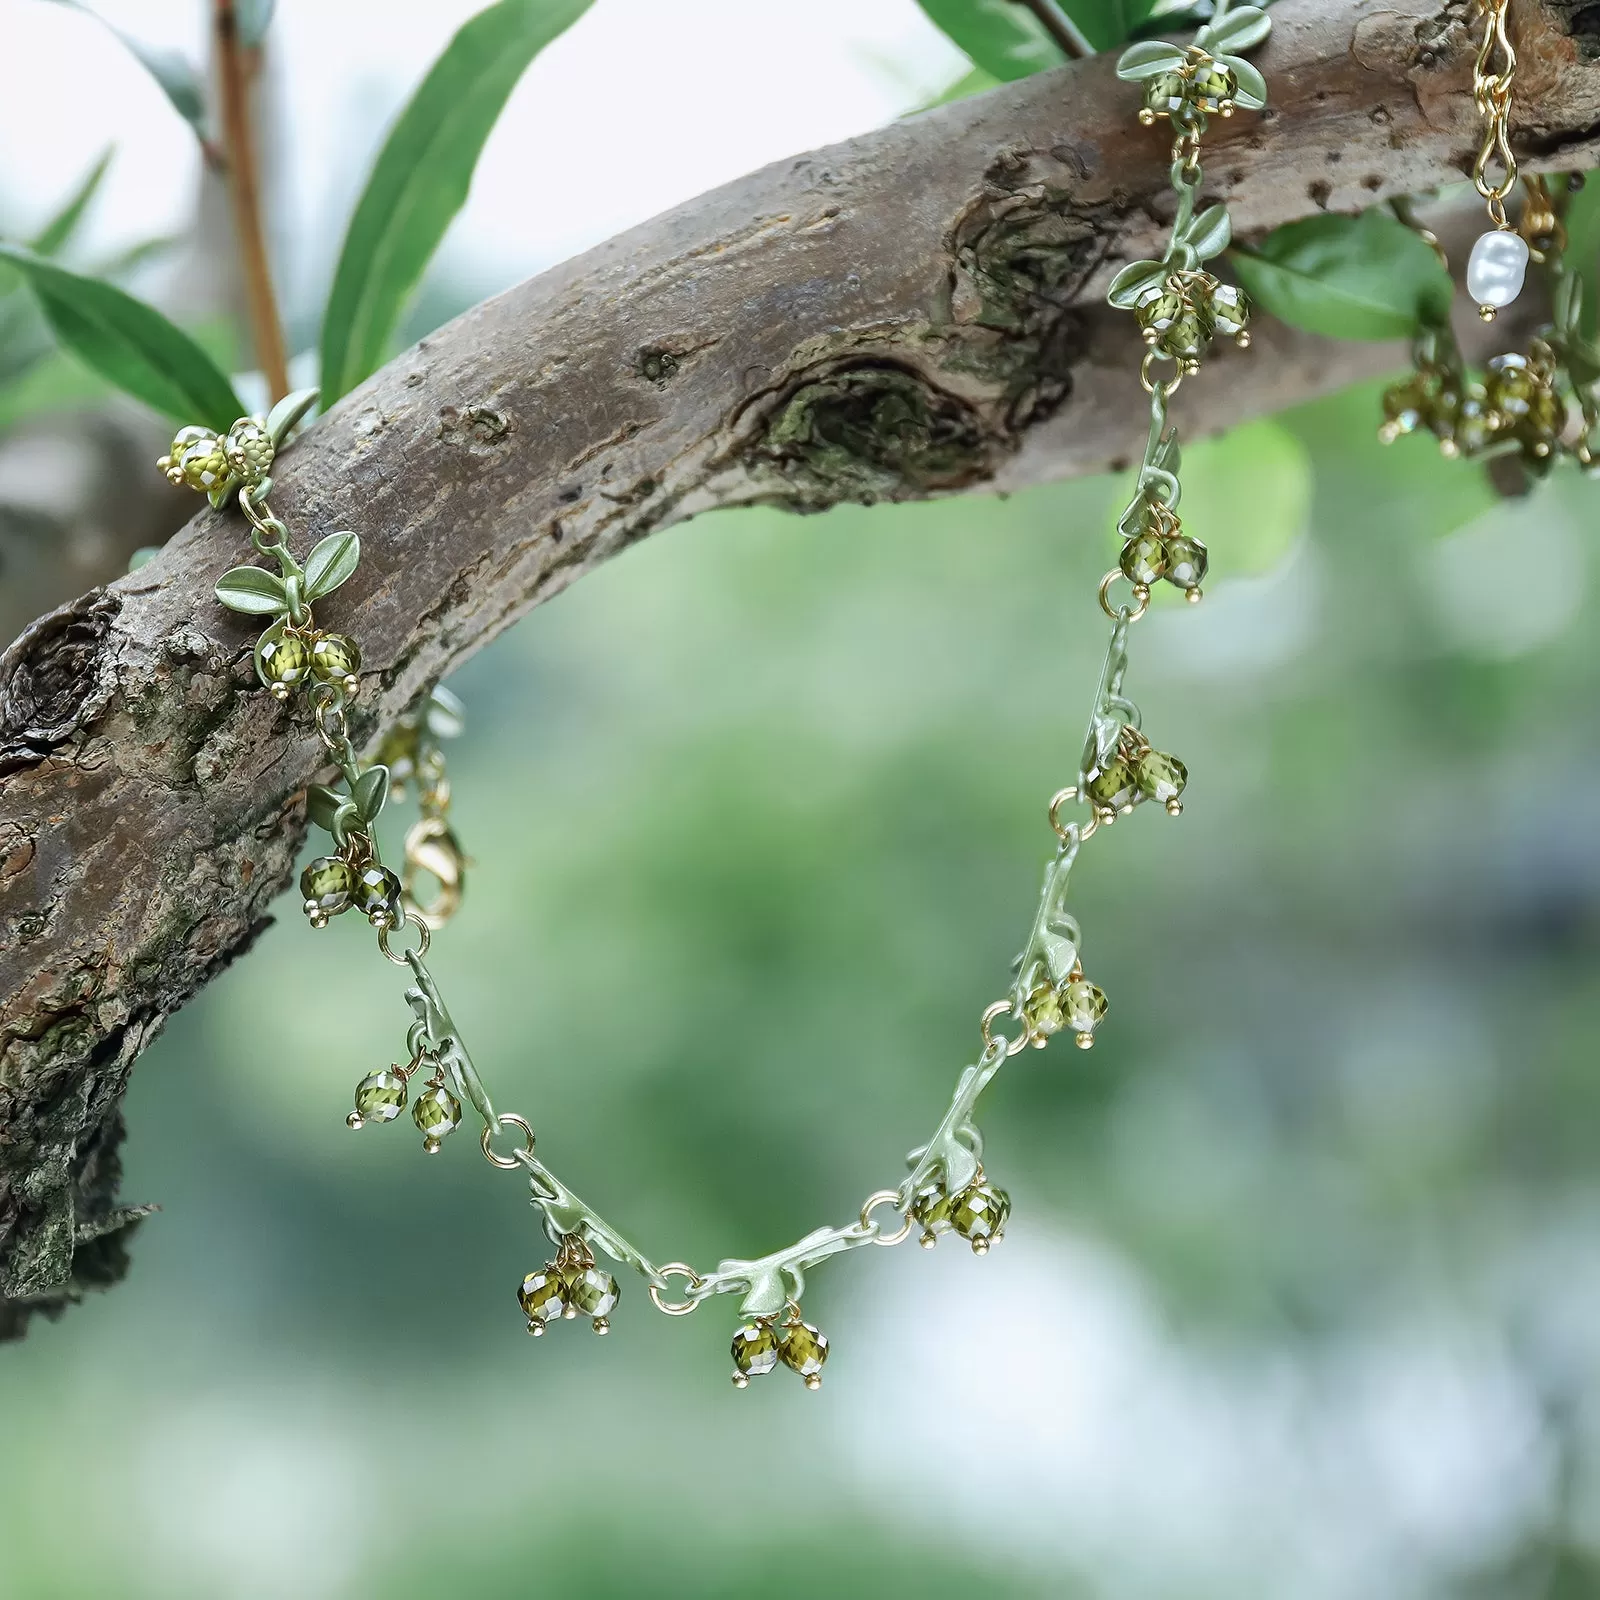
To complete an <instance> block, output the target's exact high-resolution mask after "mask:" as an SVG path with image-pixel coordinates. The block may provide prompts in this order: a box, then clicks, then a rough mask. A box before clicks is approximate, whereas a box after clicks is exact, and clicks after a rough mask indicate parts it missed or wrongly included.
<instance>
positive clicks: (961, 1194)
mask: <svg viewBox="0 0 1600 1600" xmlns="http://www.w3.org/2000/svg"><path fill="white" fill-rule="evenodd" d="M1094 992H1095V994H1096V995H1099V998H1100V1016H1104V1015H1105V996H1104V995H1102V994H1100V991H1099V990H1098V989H1096V990H1095V991H1094ZM1096 1020H1097V1021H1098V1018H1097V1019H1096ZM1010 1215H1011V1196H1010V1195H1008V1194H1007V1193H1006V1192H1005V1190H1004V1189H997V1188H995V1187H994V1185H993V1184H991V1183H988V1182H987V1181H985V1179H984V1176H983V1172H982V1170H981V1169H980V1170H979V1172H978V1175H977V1176H976V1177H975V1178H974V1179H973V1180H972V1182H971V1183H969V1184H968V1185H967V1186H966V1188H964V1189H958V1190H957V1191H956V1193H954V1194H951V1193H950V1192H949V1190H947V1189H946V1188H945V1186H944V1184H943V1183H942V1182H941V1183H930V1184H929V1185H928V1186H927V1187H926V1188H923V1189H919V1190H918V1191H917V1193H916V1196H915V1197H914V1198H913V1200H912V1202H911V1220H912V1221H913V1222H914V1223H916V1224H917V1226H918V1227H920V1228H921V1229H922V1248H923V1249H924V1250H931V1249H933V1247H934V1246H935V1245H936V1244H937V1243H938V1242H939V1236H940V1234H944V1233H952V1232H953V1233H956V1234H959V1235H960V1237H961V1238H963V1239H965V1240H966V1241H967V1242H968V1244H970V1245H971V1246H972V1253H973V1254H974V1255H975V1256H984V1255H987V1254H988V1253H989V1247H990V1246H991V1245H996V1244H999V1242H1000V1240H1001V1239H1002V1238H1003V1237H1004V1236H1005V1231H1006V1219H1007V1218H1008V1217H1009V1216H1010Z"/></svg>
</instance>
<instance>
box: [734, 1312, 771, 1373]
mask: <svg viewBox="0 0 1600 1600" xmlns="http://www.w3.org/2000/svg"><path fill="white" fill-rule="evenodd" d="M777 1364H778V1334H777V1330H776V1329H775V1328H774V1327H773V1326H772V1324H771V1323H770V1322H747V1323H746V1324H745V1325H744V1326H743V1327H742V1328H741V1329H740V1330H739V1331H738V1332H737V1333H736V1334H734V1336H733V1381H734V1383H735V1384H736V1385H737V1386H738V1387H739V1388H741V1389H742V1388H744V1386H745V1385H746V1384H747V1383H749V1381H750V1380H751V1379H752V1378H759V1377H762V1376H763V1375H764V1374H766V1373H768V1372H771V1371H772V1369H773V1368H774V1367H775V1366H777Z"/></svg>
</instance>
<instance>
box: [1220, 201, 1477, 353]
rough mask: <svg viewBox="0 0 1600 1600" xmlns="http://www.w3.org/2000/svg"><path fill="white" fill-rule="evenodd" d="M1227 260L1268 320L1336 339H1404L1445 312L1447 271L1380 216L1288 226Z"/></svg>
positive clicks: (1397, 224)
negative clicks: (1231, 261)
mask: <svg viewBox="0 0 1600 1600" xmlns="http://www.w3.org/2000/svg"><path fill="white" fill-rule="evenodd" d="M1232 260H1233V265H1234V271H1235V272H1236V273H1237V274H1238V277H1239V281H1240V282H1241V283H1242V284H1243V285H1244V287H1245V288H1246V290H1248V291H1249V293H1250V294H1251V295H1252V296H1253V297H1254V298H1255V300H1256V301H1257V302H1258V303H1259V304H1260V305H1261V306H1262V307H1264V308H1265V309H1266V310H1268V311H1270V312H1271V313H1272V314H1273V315H1274V316H1275V317H1278V318H1279V319H1280V320H1282V321H1284V322H1288V323H1292V324H1293V325H1294V326H1295V327H1297V328H1305V329H1307V330H1308V331H1310V332H1312V333H1323V334H1328V335H1330V336H1331V337H1333V338H1336V339H1403V338H1405V337H1407V336H1408V335H1410V334H1412V333H1414V332H1415V331H1416V330H1417V329H1418V328H1419V327H1421V326H1423V325H1424V324H1428V323H1436V322H1439V321H1441V320H1443V319H1444V318H1447V317H1448V316H1449V314H1450V300H1451V296H1452V293H1453V290H1452V287H1451V283H1450V275H1449V273H1448V272H1446V271H1445V269H1444V268H1443V267H1442V266H1441V265H1440V263H1439V259H1438V257H1437V256H1435V255H1434V253H1433V251H1432V250H1430V249H1429V248H1428V246H1427V245H1426V244H1425V243H1424V242H1423V241H1422V240H1421V239H1420V238H1418V236H1417V235H1416V234H1415V233H1413V232H1412V231H1411V229H1410V228H1408V227H1406V226H1405V225H1404V224H1403V223H1401V222H1399V221H1397V220H1396V219H1395V218H1394V217H1391V216H1390V215H1389V214H1388V213H1387V212H1384V211H1365V212H1363V213H1362V214H1361V215H1360V216H1358V217H1343V216H1326V217H1307V218H1306V219H1305V220H1304V221H1302V222H1291V223H1289V224H1288V225H1287V226H1285V227H1282V228H1279V229H1277V230H1276V231H1275V232H1273V233H1270V234H1268V235H1267V237H1266V238H1265V239H1264V240H1262V242H1261V244H1260V245H1259V246H1257V247H1256V248H1255V249H1253V250H1247V249H1237V250H1235V251H1234V253H1233V256H1232Z"/></svg>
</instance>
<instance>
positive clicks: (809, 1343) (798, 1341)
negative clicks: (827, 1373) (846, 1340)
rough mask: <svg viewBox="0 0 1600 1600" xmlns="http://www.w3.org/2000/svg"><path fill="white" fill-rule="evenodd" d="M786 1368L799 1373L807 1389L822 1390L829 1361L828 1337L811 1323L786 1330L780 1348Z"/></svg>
mask: <svg viewBox="0 0 1600 1600" xmlns="http://www.w3.org/2000/svg"><path fill="white" fill-rule="evenodd" d="M778 1354H779V1355H780V1356H782V1357H783V1364H784V1366H786V1367H788V1368H789V1370H790V1371H791V1372H798V1373H799V1374H800V1376H801V1377H802V1378H804V1379H805V1380H806V1388H808V1389H820V1388H821V1387H822V1378H821V1376H820V1374H821V1372H822V1368H823V1364H824V1362H826V1361H827V1359H828V1336H827V1334H825V1333H824V1332H822V1330H821V1329H820V1328H813V1327H812V1326H811V1324H810V1323H809V1322H796V1323H794V1324H792V1325H791V1326H790V1327H788V1328H787V1329H785V1330H784V1335H783V1343H782V1344H781V1345H780V1346H779V1347H778Z"/></svg>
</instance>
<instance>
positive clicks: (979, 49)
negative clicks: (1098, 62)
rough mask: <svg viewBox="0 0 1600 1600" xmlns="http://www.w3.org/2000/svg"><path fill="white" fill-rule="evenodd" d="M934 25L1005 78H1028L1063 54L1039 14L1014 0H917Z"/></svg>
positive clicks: (975, 60) (992, 74)
mask: <svg viewBox="0 0 1600 1600" xmlns="http://www.w3.org/2000/svg"><path fill="white" fill-rule="evenodd" d="M919 3H920V4H921V6H922V9H923V10H924V11H925V12H926V13H927V14H928V17H929V19H930V20H931V21H932V22H933V24H934V25H935V27H937V28H939V29H941V30H942V31H943V32H944V33H945V34H947V35H948V36H949V38H950V39H951V41H952V42H953V43H954V44H955V45H956V46H957V47H958V48H959V49H961V50H963V51H965V52H966V54H967V56H968V57H969V58H970V59H971V61H972V63H973V65H974V66H978V67H981V68H982V69H983V70H984V71H985V72H987V73H988V74H989V75H990V77H992V78H998V79H999V80H1000V82H1002V83H1011V82H1014V81H1015V80H1016V79H1018V78H1026V77H1028V76H1030V75H1031V74H1033V73H1035V72H1043V71H1044V70H1045V68H1047V67H1059V66H1060V65H1061V63H1062V61H1063V60H1064V59H1065V58H1064V57H1063V56H1062V54H1061V51H1060V49H1059V48H1058V46H1057V45H1056V43H1055V41H1054V40H1052V39H1051V37H1050V35H1049V34H1047V33H1046V32H1045V31H1044V27H1043V25H1042V24H1041V23H1040V21H1039V19H1038V18H1037V17H1035V16H1034V15H1033V13H1032V12H1031V11H1029V10H1028V8H1027V7H1026V6H1021V5H1018V4H1016V0H919Z"/></svg>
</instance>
